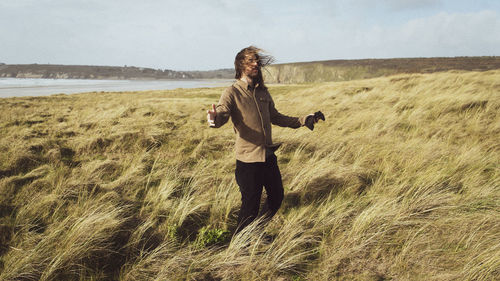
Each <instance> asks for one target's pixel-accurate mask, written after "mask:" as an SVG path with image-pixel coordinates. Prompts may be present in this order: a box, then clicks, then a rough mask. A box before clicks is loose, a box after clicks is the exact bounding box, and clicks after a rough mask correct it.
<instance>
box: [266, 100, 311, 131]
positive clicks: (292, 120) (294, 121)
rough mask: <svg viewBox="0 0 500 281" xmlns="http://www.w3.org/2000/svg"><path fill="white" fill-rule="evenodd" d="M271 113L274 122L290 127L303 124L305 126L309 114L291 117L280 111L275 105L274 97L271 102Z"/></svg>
mask: <svg viewBox="0 0 500 281" xmlns="http://www.w3.org/2000/svg"><path fill="white" fill-rule="evenodd" d="M269 114H270V117H271V123H272V124H274V125H278V126H280V127H289V128H299V127H301V126H304V123H305V120H306V117H307V116H304V117H300V118H299V117H290V116H286V115H283V114H281V113H279V112H278V110H277V109H276V107H275V106H274V101H273V99H272V98H271V102H270V104H269Z"/></svg>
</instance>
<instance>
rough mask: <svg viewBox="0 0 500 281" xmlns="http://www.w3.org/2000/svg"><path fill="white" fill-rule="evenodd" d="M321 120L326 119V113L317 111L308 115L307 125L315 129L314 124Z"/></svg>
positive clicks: (310, 128)
mask: <svg viewBox="0 0 500 281" xmlns="http://www.w3.org/2000/svg"><path fill="white" fill-rule="evenodd" d="M319 120H323V121H325V115H323V113H322V112H321V111H317V112H316V113H314V114H309V115H308V116H307V117H306V122H305V126H306V127H307V128H309V130H311V131H312V130H314V124H316V123H318V121H319Z"/></svg>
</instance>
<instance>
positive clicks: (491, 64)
mask: <svg viewBox="0 0 500 281" xmlns="http://www.w3.org/2000/svg"><path fill="white" fill-rule="evenodd" d="M492 69H500V57H497V56H495V57H453V58H397V59H363V60H330V61H317V62H303V63H288V64H275V65H270V66H268V67H266V70H265V71H264V72H263V73H264V78H265V80H266V82H268V83H308V82H325V81H345V80H356V79H365V78H374V77H380V76H387V75H393V74H399V73H432V72H440V71H449V70H467V71H487V70H492Z"/></svg>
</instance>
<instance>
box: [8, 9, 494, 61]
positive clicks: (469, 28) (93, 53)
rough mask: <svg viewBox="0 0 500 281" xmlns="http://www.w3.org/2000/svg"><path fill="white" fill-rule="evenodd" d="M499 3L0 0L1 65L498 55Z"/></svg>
mask: <svg viewBox="0 0 500 281" xmlns="http://www.w3.org/2000/svg"><path fill="white" fill-rule="evenodd" d="M498 34H500V1H496V0H495V1H493V0H482V1H481V0H478V1H460V0H459V1H448V0H379V1H375V0H372V1H369V0H350V1H347V0H331V1H321V0H317V1H304V0H302V1H298V0H289V1H270V0H268V1H263V0H253V1H247V0H241V1H238V0H213V1H202V0H182V1H181V0H179V1H170V0H143V1H135V0H107V1H104V0H85V1H83V0H2V1H1V2H0V38H1V39H0V62H4V63H9V64H14V63H51V64H85V65H117V66H122V65H134V66H143V67H152V68H160V69H174V70H209V69H219V68H231V67H232V66H233V60H234V56H235V54H236V53H237V52H238V51H239V50H240V49H242V48H244V47H246V46H248V45H256V46H258V47H261V48H263V49H265V50H267V51H268V52H269V53H271V54H272V55H274V56H275V58H276V59H277V62H278V63H286V62H299V61H313V60H330V59H361V58H393V57H436V56H448V57H450V56H451V57H453V56H493V55H496V56H498V55H500V52H499V50H500V36H499V35H498Z"/></svg>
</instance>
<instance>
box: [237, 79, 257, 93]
mask: <svg viewBox="0 0 500 281" xmlns="http://www.w3.org/2000/svg"><path fill="white" fill-rule="evenodd" d="M236 84H237V85H238V86H240V87H241V88H243V89H246V90H249V91H250V90H251V89H252V87H250V85H248V83H247V82H246V81H243V80H242V79H238V80H236ZM258 87H259V84H258V83H257V84H255V88H258Z"/></svg>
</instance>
